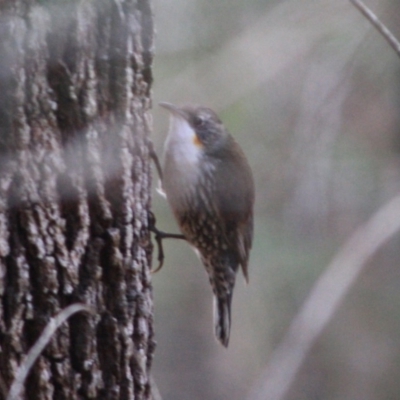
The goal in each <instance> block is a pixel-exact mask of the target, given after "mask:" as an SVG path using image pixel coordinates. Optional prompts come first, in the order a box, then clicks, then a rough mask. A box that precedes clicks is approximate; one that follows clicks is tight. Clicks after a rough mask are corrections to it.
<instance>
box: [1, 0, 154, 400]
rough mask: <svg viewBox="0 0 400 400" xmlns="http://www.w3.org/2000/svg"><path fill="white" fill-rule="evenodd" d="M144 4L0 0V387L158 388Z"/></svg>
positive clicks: (75, 394)
mask: <svg viewBox="0 0 400 400" xmlns="http://www.w3.org/2000/svg"><path fill="white" fill-rule="evenodd" d="M149 2H150V0H131V1H130V0H118V1H112V0H95V1H93V0H80V1H77V0H76V1H75V0H68V1H67V0H65V1H61V0H58V1H46V0H42V1H36V2H35V1H32V0H3V1H2V2H0V300H1V301H0V384H1V387H2V392H1V393H0V398H5V395H6V393H5V392H7V390H8V389H9V388H10V385H11V384H12V381H13V379H14V378H15V374H16V371H17V368H18V366H19V365H20V364H21V361H22V359H23V357H24V355H25V354H26V353H27V352H28V350H29V349H30V348H31V346H32V345H33V344H34V343H35V341H36V340H37V338H38V337H39V335H40V334H41V332H42V331H43V329H44V327H45V326H46V324H47V323H48V322H49V320H50V319H51V317H53V316H54V315H55V314H57V313H58V312H59V311H60V310H61V309H63V308H65V307H66V306H68V305H69V304H72V303H76V302H79V303H84V304H88V305H91V306H93V307H94V308H95V310H96V312H95V314H94V315H89V314H84V313H81V314H76V315H75V316H73V317H72V318H70V319H69V320H68V322H67V323H65V324H64V325H63V326H62V327H61V328H60V329H59V330H58V331H57V332H56V334H55V335H54V337H53V338H52V339H51V341H50V343H49V345H48V346H47V347H46V348H45V350H44V351H43V353H42V354H41V355H40V357H39V359H38V360H37V362H36V363H35V365H34V367H33V368H32V370H31V372H30V374H29V376H28V379H27V381H26V384H25V393H24V394H23V395H22V398H26V399H40V400H46V399H56V400H62V399H89V398H90V399H150V398H151V393H150V384H149V370H150V366H151V361H152V356H153V352H154V340H153V319H152V318H153V305H152V286H151V275H150V270H149V265H150V261H151V250H152V248H151V243H150V240H149V232H148V229H147V221H148V210H149V207H150V200H151V199H150V181H151V179H150V161H149V151H148V135H149V131H150V128H151V126H150V125H151V119H150V114H149V109H150V105H151V103H150V87H151V79H152V78H151V62H152V40H153V25H152V23H153V21H152V12H151V7H150V4H149Z"/></svg>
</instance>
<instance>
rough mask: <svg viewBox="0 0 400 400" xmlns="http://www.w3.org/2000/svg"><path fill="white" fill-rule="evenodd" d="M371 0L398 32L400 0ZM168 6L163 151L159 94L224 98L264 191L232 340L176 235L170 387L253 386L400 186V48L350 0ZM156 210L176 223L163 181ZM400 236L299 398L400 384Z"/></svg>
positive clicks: (164, 285)
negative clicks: (330, 269)
mask: <svg viewBox="0 0 400 400" xmlns="http://www.w3.org/2000/svg"><path fill="white" fill-rule="evenodd" d="M367 4H368V6H369V7H371V8H372V9H373V10H374V12H376V14H377V15H378V16H379V17H380V18H381V19H382V21H384V22H385V24H386V25H387V26H388V27H389V28H390V29H391V30H392V31H393V32H394V33H395V34H396V36H397V37H398V38H399V37H400V3H399V2H398V1H397V0H396V1H395V0H379V1H377V0H369V1H368V3H367ZM154 13H155V23H156V29H157V36H156V50H155V54H156V58H155V65H154V89H153V98H154V113H153V115H154V134H153V140H154V142H155V145H156V149H157V152H158V153H159V154H161V153H162V147H163V141H164V140H165V137H166V133H167V126H168V116H167V115H166V112H165V111H164V110H162V109H160V107H158V106H157V103H158V102H159V101H169V102H172V103H176V104H184V103H194V104H202V105H207V106H210V107H211V108H213V109H214V110H216V111H217V112H218V113H219V115H220V116H221V118H222V120H223V121H224V123H225V125H226V126H227V128H228V129H229V130H230V132H231V133H232V134H233V135H234V136H235V137H236V138H237V140H238V142H239V143H240V144H241V145H242V147H243V148H244V150H245V152H246V154H247V156H248V158H249V161H250V164H251V166H252V169H253V172H254V175H255V181H256V191H257V197H256V206H255V215H256V218H255V221H256V223H255V238H254V246H253V250H252V253H251V257H250V267H249V271H250V284H249V285H248V286H247V287H246V285H245V284H244V279H243V277H242V276H240V275H238V278H237V283H236V289H235V295H234V299H233V326H232V330H231V340H230V344H229V348H228V349H224V348H222V346H221V345H219V344H218V343H217V341H216V340H215V339H214V336H213V326H212V296H211V289H210V287H209V284H208V279H207V277H206V274H205V272H204V270H203V267H202V265H201V263H200V261H199V260H198V259H197V257H196V256H195V254H194V253H193V251H192V250H191V248H190V247H189V246H188V245H187V244H186V243H184V242H181V241H165V244H164V246H165V253H166V260H165V264H164V267H163V269H162V270H161V271H160V272H159V273H157V274H156V275H154V277H153V283H154V297H155V313H156V340H157V342H158V345H157V350H156V355H155V360H154V368H153V372H154V378H155V381H156V382H157V385H158V387H159V390H160V392H161V394H162V397H163V399H164V400H176V399H185V400H186V399H191V400H200V399H201V400H204V399H207V400H214V399H215V400H220V399H229V400H242V399H246V396H247V394H248V393H249V391H250V390H251V388H252V386H253V385H254V383H255V382H256V380H257V378H259V376H260V374H261V372H262V371H263V370H264V368H265V367H266V365H267V363H268V361H269V359H270V356H271V354H272V352H273V350H274V349H275V348H276V347H277V345H278V344H279V342H280V340H281V338H282V336H283V334H284V333H285V331H286V329H287V328H288V325H289V324H290V321H291V320H292V318H293V317H294V315H295V314H296V312H297V311H298V310H299V308H300V307H301V305H302V304H303V302H304V300H305V299H306V297H307V295H308V293H309V291H310V289H311V288H312V286H313V284H314V283H315V281H316V279H317V278H318V277H319V276H320V274H321V273H322V271H324V270H325V268H326V267H327V265H328V264H329V262H330V260H331V259H332V257H333V256H334V255H335V253H336V252H337V251H338V249H339V248H340V246H341V245H343V244H344V243H345V242H346V240H347V239H348V238H349V236H350V235H351V234H352V233H353V232H354V231H355V229H356V228H357V227H359V226H360V224H362V223H363V222H365V221H367V220H368V218H369V217H370V216H371V215H372V214H373V213H374V212H376V211H377V210H378V209H379V208H380V207H381V206H382V205H383V204H384V203H385V202H386V201H387V200H389V199H391V198H392V197H393V196H394V195H396V194H397V193H398V192H400V158H399V156H400V131H399V111H398V109H399V101H400V86H399V78H400V59H399V58H398V57H397V56H396V54H395V53H394V51H393V50H392V49H391V48H390V47H389V45H388V44H387V43H386V42H385V41H384V39H383V38H382V37H381V36H380V34H378V33H377V32H376V31H375V29H373V28H372V27H371V25H370V23H369V22H367V21H366V20H365V18H364V17H363V16H361V14H360V13H359V12H358V11H357V10H356V9H355V8H354V7H353V6H352V5H351V4H350V2H349V1H346V0H341V1H338V0H319V1H318V2H316V1H312V0H302V1H295V0H289V1H282V0H281V1H275V0H246V1H242V0H154ZM154 177H155V179H154V180H155V181H156V180H157V179H156V175H155V174H154ZM155 183H156V182H155ZM154 210H155V214H156V216H157V221H158V227H159V229H162V230H165V231H170V232H177V226H176V224H175V222H174V220H173V217H172V214H171V212H170V210H169V208H168V205H167V203H166V201H165V199H163V198H162V197H160V196H159V195H158V194H156V193H155V194H154ZM399 241H400V236H399V235H397V236H396V237H395V238H394V239H393V240H391V241H390V242H389V243H388V244H387V245H385V246H384V247H383V248H382V249H381V250H380V251H379V253H377V254H376V255H375V256H374V257H373V258H372V259H371V260H370V261H369V263H368V265H366V267H365V268H364V270H363V273H362V275H361V276H360V277H359V279H358V280H357V283H356V285H355V286H353V287H352V288H351V291H350V293H349V294H348V295H347V296H346V298H345V300H344V302H343V303H342V305H341V307H340V308H339V310H338V311H337V313H336V314H335V317H334V318H333V320H332V321H330V323H329V325H328V327H327V328H326V329H325V330H324V332H323V334H322V336H321V337H320V338H319V339H318V341H317V342H316V343H315V345H314V346H313V348H312V351H311V353H310V354H309V355H308V357H307V359H306V362H305V363H304V365H303V366H302V368H301V370H300V372H299V374H298V375H297V378H296V381H295V382H294V384H293V385H292V387H291V389H290V392H289V393H288V395H287V397H286V398H287V399H291V400H302V399H304V400H305V399H307V400H309V399H324V400H334V399H340V400H343V399H351V400H357V399H360V400H361V399H362V400H368V399H380V400H382V399H399V398H400V394H399V393H400V379H399V378H400V290H399V286H400V268H399V264H400V246H399Z"/></svg>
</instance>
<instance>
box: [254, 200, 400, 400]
mask: <svg viewBox="0 0 400 400" xmlns="http://www.w3.org/2000/svg"><path fill="white" fill-rule="evenodd" d="M399 230H400V196H397V197H395V198H394V199H393V200H391V201H390V202H389V203H387V204H386V205H384V206H383V207H382V208H381V209H379V210H378V212H377V213H376V214H375V215H373V216H372V217H371V218H370V220H369V221H368V222H367V223H366V224H365V225H363V226H361V227H360V228H359V229H358V230H357V231H356V232H355V233H354V234H353V236H352V237H351V238H350V240H349V241H348V242H347V243H346V244H345V245H344V246H343V247H342V249H341V250H340V251H339V253H338V254H337V255H336V257H335V258H334V259H333V261H332V262H331V264H330V265H329V266H328V268H327V269H326V270H325V272H324V273H323V274H322V275H321V276H320V278H319V279H318V281H317V282H316V284H315V285H314V287H313V289H312V290H311V293H310V295H309V296H308V298H307V300H306V301H305V303H304V305H303V306H302V308H301V309H300V311H299V312H298V314H297V315H296V316H295V318H294V319H293V321H292V323H291V325H290V327H289V329H288V331H287V333H286V335H285V336H284V338H283V340H282V342H281V343H280V345H279V346H278V347H277V349H276V350H275V352H274V353H273V354H272V357H271V361H270V362H269V365H268V367H267V368H266V370H265V372H264V373H263V374H262V376H261V377H260V380H259V381H258V382H257V384H256V385H255V386H254V388H253V391H252V392H251V393H250V395H249V396H248V399H249V400H250V399H251V400H282V399H283V398H284V396H285V394H286V393H287V391H288V390H289V388H290V386H291V385H292V383H293V381H294V379H295V377H296V374H297V372H298V370H299V368H300V367H301V365H302V363H303V362H304V360H305V358H306V356H307V354H308V352H309V351H310V349H311V347H312V346H313V344H314V343H315V340H316V339H317V338H318V337H319V335H320V334H321V332H322V331H323V330H324V328H325V327H326V326H327V324H328V322H329V321H330V320H331V319H332V317H333V315H334V314H335V312H336V310H337V309H338V307H339V306H340V304H341V302H342V301H343V299H344V297H345V296H346V294H347V293H348V291H349V289H350V287H351V286H352V285H353V284H354V282H355V281H356V279H357V277H358V275H359V274H360V272H361V270H362V268H363V267H364V265H365V263H366V262H367V261H368V259H369V258H370V257H371V256H372V255H373V254H374V253H375V252H376V251H377V250H378V249H379V248H380V247H382V246H383V245H384V244H385V243H386V242H387V241H388V240H389V239H390V238H391V237H392V236H393V235H394V234H395V233H397V232H398V231H399Z"/></svg>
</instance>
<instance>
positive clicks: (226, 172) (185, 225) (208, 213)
mask: <svg viewBox="0 0 400 400" xmlns="http://www.w3.org/2000/svg"><path fill="white" fill-rule="evenodd" d="M160 106H162V107H163V108H165V109H166V110H168V111H169V114H170V124H169V131H168V134H167V138H166V140H165V145H164V157H163V158H164V162H163V179H162V182H161V185H162V190H163V191H164V193H165V195H166V198H167V201H168V203H169V206H170V208H171V210H172V212H173V214H174V216H175V219H176V221H177V223H178V226H179V228H180V231H181V233H182V234H183V236H184V238H185V239H186V240H187V241H188V242H189V243H190V245H191V246H192V247H193V248H194V250H195V252H196V253H197V255H198V256H199V258H200V260H201V262H202V263H203V265H204V267H205V270H206V272H207V274H208V278H209V281H210V284H211V288H212V291H213V299H214V301H213V311H214V312H213V314H214V329H215V336H216V338H217V339H218V341H219V342H220V343H221V344H222V345H223V346H224V347H228V344H229V336H230V330H231V303H232V294H233V290H234V286H235V280H236V273H237V271H238V269H239V266H240V267H241V269H242V272H243V275H244V278H245V280H246V282H247V283H248V280H249V278H248V262H249V254H250V249H251V246H252V241H253V225H254V222H253V220H254V218H253V208H254V197H255V193H254V192H255V189H254V180H253V174H252V171H251V168H250V166H249V163H248V161H247V158H246V156H245V154H244V152H243V150H242V148H241V147H240V146H239V144H238V143H237V142H236V140H235V139H234V138H233V136H232V135H231V134H230V133H229V131H228V130H227V129H226V128H225V126H224V125H223V123H222V122H221V120H220V118H219V117H218V116H217V114H216V113H215V112H214V111H213V110H212V109H210V108H208V107H204V106H191V105H186V106H181V107H180V106H176V105H173V104H171V103H167V102H162V103H160Z"/></svg>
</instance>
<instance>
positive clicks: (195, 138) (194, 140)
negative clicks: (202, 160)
mask: <svg viewBox="0 0 400 400" xmlns="http://www.w3.org/2000/svg"><path fill="white" fill-rule="evenodd" d="M193 143H194V145H195V146H197V147H203V143H201V142H200V140H199V138H198V137H197V135H194V136H193Z"/></svg>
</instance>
